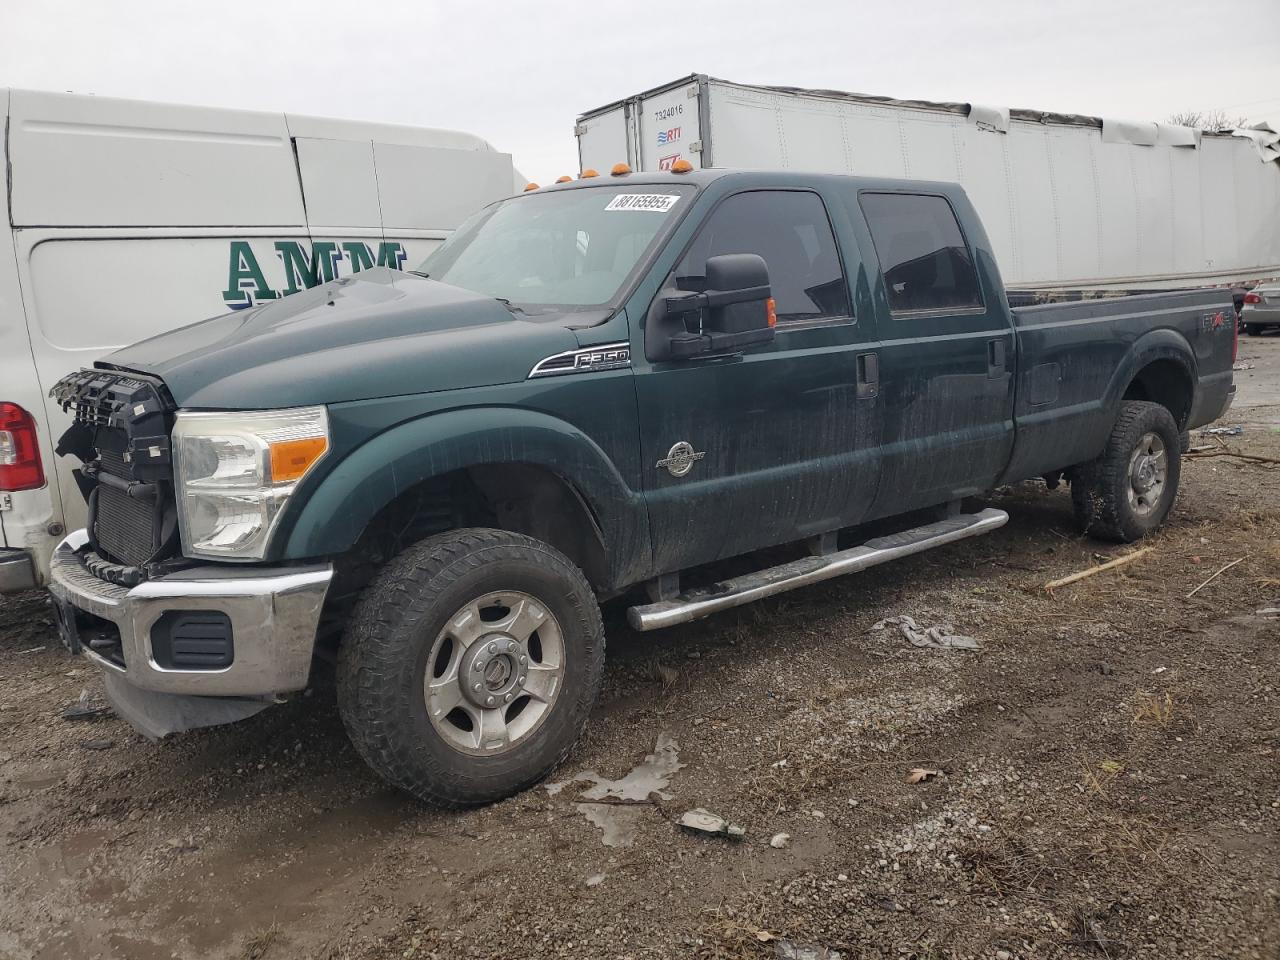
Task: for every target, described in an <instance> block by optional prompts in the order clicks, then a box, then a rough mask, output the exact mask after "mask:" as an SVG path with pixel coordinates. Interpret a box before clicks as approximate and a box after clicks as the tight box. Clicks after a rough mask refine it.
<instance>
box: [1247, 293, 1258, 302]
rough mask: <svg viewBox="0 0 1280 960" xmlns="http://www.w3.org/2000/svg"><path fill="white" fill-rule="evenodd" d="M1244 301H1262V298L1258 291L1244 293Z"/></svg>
mask: <svg viewBox="0 0 1280 960" xmlns="http://www.w3.org/2000/svg"><path fill="white" fill-rule="evenodd" d="M1244 302H1245V303H1261V302H1262V298H1261V297H1260V296H1258V295H1257V294H1256V293H1246V294H1245V295H1244Z"/></svg>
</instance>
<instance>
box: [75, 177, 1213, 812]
mask: <svg viewBox="0 0 1280 960" xmlns="http://www.w3.org/2000/svg"><path fill="white" fill-rule="evenodd" d="M1231 316H1232V306H1231V300H1230V294H1229V292H1228V291H1226V290H1201V291H1192V292H1185V293H1165V294H1157V295H1150V296H1142V297H1132V298H1127V299H1124V300H1111V301H1108V300H1090V301H1081V302H1074V303H1065V304H1046V305H1042V306H1032V307H1026V308H1019V309H1011V308H1010V306H1009V304H1008V301H1007V299H1006V296H1005V291H1004V287H1003V285H1002V283H1001V279H1000V274H999V271H998V270H997V268H996V266H995V260H994V257H993V256H992V253H991V246H990V243H989V242H988V240H987V236H986V233H985V231H984V230H983V227H982V224H981V223H980V222H979V220H978V217H977V215H976V214H975V212H974V209H973V207H972V206H971V205H970V203H969V200H968V198H967V197H966V195H965V193H964V191H963V190H962V189H961V188H960V187H959V186H957V185H955V184H946V183H929V182H916V181H905V180H887V179H872V178H854V177H844V176H822V175H809V174H796V173H769V172H733V171H724V170H714V171H713V170H703V171H695V172H690V171H689V167H688V164H680V163H676V164H674V165H673V169H672V171H671V172H664V173H655V174H645V175H628V171H627V169H626V168H625V167H621V166H620V167H618V168H616V170H615V175H614V176H611V177H599V176H596V175H594V172H593V171H585V172H584V174H583V177H582V178H581V179H579V180H578V181H576V182H570V183H565V184H562V185H556V186H553V187H548V188H545V189H531V190H530V191H528V192H526V193H524V194H523V195H521V196H518V197H515V198H512V199H509V200H505V201H502V202H499V203H496V204H493V205H491V206H489V207H487V208H486V209H485V210H484V211H483V212H481V213H480V214H478V215H477V216H475V217H474V218H473V219H471V220H470V221H469V222H468V223H466V224H465V225H463V226H462V227H460V228H459V229H458V231H457V232H456V233H454V235H453V236H452V237H450V238H449V240H447V241H446V242H445V243H444V244H443V245H442V246H441V247H440V248H439V249H438V250H436V251H435V253H433V254H432V255H431V257H429V258H428V259H427V261H426V262H425V263H424V264H423V265H422V267H421V271H420V272H419V273H418V274H416V275H415V274H401V273H395V272H393V271H390V270H385V269H382V270H379V269H373V270H366V271H363V272H362V273H360V274H359V275H356V276H351V277H342V278H339V279H336V280H333V281H329V282H326V283H323V284H321V285H319V286H317V287H315V288H313V289H311V290H307V291H303V292H301V293H298V294H295V295H294V296H292V297H290V298H289V299H287V300H284V301H279V302H274V303H267V304H263V305H261V306H258V307H255V308H253V309H251V310H246V311H242V312H240V313H237V314H232V315H228V316H224V317H219V318H215V319H213V320H209V321H206V322H204V323H200V324H196V325H194V326H190V327H187V328H185V329H182V330H176V331H172V332H169V333H165V334H162V335H160V336H157V337H153V338H151V339H149V340H145V341H143V342H141V343H138V344H135V345H134V346H132V347H128V348H126V349H123V350H120V351H117V352H115V353H113V354H111V355H109V356H107V357H105V358H104V359H102V360H100V361H98V362H97V363H95V364H94V366H93V367H92V368H91V369H87V370H83V371H80V372H78V373H73V374H70V375H69V376H67V377H66V378H64V379H63V380H62V381H61V382H60V383H59V384H58V385H57V386H56V387H55V389H54V397H55V398H56V399H57V401H58V402H59V403H60V404H63V405H65V406H66V408H67V409H68V410H70V411H72V412H74V414H75V422H74V424H73V426H72V427H71V429H70V430H69V431H68V433H67V434H66V435H65V436H64V437H63V439H62V442H61V447H62V449H63V450H64V451H67V452H68V453H69V454H71V455H74V456H75V457H76V458H78V459H79V460H80V461H81V463H82V467H81V468H80V473H81V476H82V477H83V486H84V489H85V491H86V493H87V496H88V500H89V524H88V526H87V527H86V528H85V529H83V530H78V531H76V532H74V533H72V534H71V535H70V536H68V537H67V538H66V539H65V540H64V541H63V542H62V543H61V544H60V545H59V546H58V548H57V551H56V553H55V555H54V559H53V568H52V569H53V582H52V591H53V594H54V597H55V599H56V609H57V611H58V620H59V622H60V629H61V632H62V635H63V637H64V639H65V642H66V643H67V645H68V646H69V647H70V648H71V649H72V650H76V651H79V652H81V653H83V654H84V655H85V656H86V657H87V658H89V659H90V660H92V661H93V662H94V663H95V664H96V665H97V666H98V667H100V668H101V670H102V672H103V676H104V678H105V681H106V687H107V690H108V693H109V695H110V697H111V699H112V701H113V703H114V704H115V705H116V709H117V710H118V711H119V712H120V714H121V715H123V716H124V717H126V718H127V719H129V720H130V721H131V722H133V723H134V724H135V725H136V726H137V727H138V728H139V729H141V730H143V731H144V732H146V733H149V734H151V735H163V734H165V733H167V732H171V731H174V730H181V729H187V728H190V727H196V726H202V725H208V724H215V723H224V722H227V721H230V720H235V719H238V718H242V717H245V716H249V715H251V714H253V713H256V712H258V711H259V710H263V709H266V708H267V707H268V706H269V705H270V704H272V703H275V702H277V701H278V700H279V698H281V697H283V696H286V695H288V694H290V693H292V692H295V691H298V690H301V689H303V688H304V687H305V686H306V685H307V683H308V678H309V676H310V673H311V667H312V662H313V658H314V656H315V655H316V654H317V653H318V652H322V651H323V652H328V653H332V654H334V655H335V656H336V663H337V680H338V701H339V709H340V711H341V713H342V717H343V720H344V722H345V724H346V727H347V730H348V731H349V733H350V735H351V738H352V741H353V742H354V744H355V745H356V748H357V750H358V751H359V752H360V754H361V755H362V756H363V757H364V758H365V760H366V761H368V763H369V764H370V765H371V766H372V767H373V768H374V769H375V770H377V771H378V772H379V773H380V774H381V775H382V776H384V777H385V778H386V779H387V780H388V781H389V782H391V783H393V784H395V785H396V786H398V787H400V788H402V789H404V790H407V791H408V792H410V793H412V794H413V795H415V796H417V797H420V798H422V799H425V800H431V801H437V802H442V803H448V804H471V803H481V802H486V801H491V800H495V799H497V798H499V797H503V796H506V795H508V794H510V793H512V792H514V791H517V790H520V789H522V788H524V787H527V786H529V785H530V784H533V783H535V782H536V781H538V780H539V779H540V778H541V777H543V776H544V775H545V774H546V773H547V772H548V771H549V770H551V769H552V768H553V767H554V766H555V765H556V764H557V763H559V762H560V761H561V760H563V759H564V758H565V757H566V755H567V754H568V752H569V750H570V749H571V747H572V746H573V744H574V742H575V741H576V739H577V738H578V736H579V735H580V733H581V732H582V730H583V728H584V725H585V724H586V722H587V717H588V714H589V712H590V710H591V705H592V702H593V701H594V699H595V697H596V693H597V691H598V689H599V686H600V680H601V675H602V667H603V658H604V643H605V638H604V631H603V627H602V625H601V617H600V611H599V606H598V603H599V601H600V599H602V598H607V597H614V596H618V595H619V594H624V593H625V594H627V595H628V596H629V597H630V599H629V600H628V601H627V602H628V603H629V610H628V617H629V620H630V622H631V624H632V626H633V627H635V628H636V629H638V630H651V629H655V628H659V627H665V626H669V625H672V624H678V623H683V622H686V621H689V620H692V619H695V618H697V617H702V616H706V615H708V614H712V613H715V612H717V611H720V610H725V609H728V608H731V607H734V606H737V605H739V604H743V603H747V602H749V601H752V600H755V599H758V598H760V597H766V596H770V595H773V594H777V593H779V592H782V591H784V590H789V589H792V588H794V587H799V586H803V585H805V584H810V583H815V582H817V581H821V580H825V579H828V578H830V577H834V576H838V575H840V574H844V573H850V572H855V571H859V570H863V569H865V568H867V567H870V566H872V565H875V564H878V563H882V562H885V561H887V560H891V559H894V558H897V557H902V556H906V555H909V554H913V553H916V552H919V551H921V550H925V549H929V548H931V547H934V546H938V545H941V544H946V543H952V542H955V541H958V540H961V539H963V538H966V537H971V536H976V535H979V534H985V533H989V532H991V531H993V530H995V529H997V528H999V527H1000V526H1001V525H1002V524H1004V523H1005V521H1006V520H1007V515H1006V514H1005V513H1004V512H1003V511H1001V510H998V509H995V508H992V507H986V508H979V509H976V510H974V511H972V512H966V511H965V510H964V509H963V506H962V501H963V499H964V498H966V497H970V496H972V495H977V494H981V493H982V492H983V491H986V490H989V489H991V488H992V487H995V486H996V485H998V484H1003V483H1008V482H1011V481H1017V480H1023V479H1026V478H1032V477H1040V476H1044V477H1047V478H1049V479H1050V480H1051V481H1052V482H1054V483H1056V482H1057V480H1058V479H1059V478H1060V477H1064V476H1065V478H1066V479H1067V480H1068V481H1069V482H1070V484H1071V487H1072V499H1073V503H1074V507H1075V510H1076V515H1077V518H1078V520H1079V523H1080V526H1081V527H1082V528H1083V529H1085V530H1087V531H1089V532H1090V533H1092V534H1095V535H1097V536H1101V537H1106V538H1110V539H1113V540H1120V541H1130V540H1135V539H1137V538H1140V537H1142V536H1143V535H1145V534H1147V533H1148V532H1150V531H1151V530H1153V529H1154V528H1155V527H1156V526H1157V525H1158V524H1159V523H1160V522H1161V521H1162V520H1163V519H1164V517H1165V516H1166V515H1167V514H1168V512H1169V509H1170V507H1171V506H1172V504H1173V501H1174V497H1175V496H1176V493H1177V488H1178V478H1179V466H1180V459H1179V456H1178V443H1179V440H1178V435H1179V432H1180V431H1182V430H1184V429H1187V428H1190V427H1196V426H1200V425H1201V424H1205V423H1208V422H1209V421H1211V420H1213V419H1214V418H1216V417H1218V416H1219V415H1220V414H1221V413H1222V412H1223V411H1224V410H1225V409H1226V407H1227V406H1228V404H1229V403H1230V402H1231V398H1232V395H1233V392H1234V387H1233V385H1232V372H1231V367H1232V358H1233V355H1234V352H1235V341H1236V334H1235V325H1234V323H1232V322H1231ZM870 521H884V522H886V523H888V524H890V525H891V526H892V527H893V528H894V530H895V531H896V532H892V533H888V534H885V533H883V532H882V533H880V534H879V535H877V536H874V537H871V538H870V539H868V538H867V536H868V535H867V534H865V533H861V532H860V530H861V529H862V528H863V527H864V525H866V524H867V523H869V522H870ZM764 548H776V549H772V550H770V551H768V552H769V554H770V558H771V559H770V561H768V562H769V563H770V564H771V565H768V566H762V567H760V568H758V569H755V570H754V571H752V572H749V573H745V574H742V575H739V576H736V577H734V578H732V579H728V580H723V581H720V580H717V579H716V578H715V577H714V576H711V577H707V576H706V565H709V564H713V563H715V562H716V561H720V560H724V559H725V558H729V557H749V556H752V555H756V554H757V552H758V551H762V550H764ZM779 554H782V556H781V557H780V556H779ZM779 560H781V562H779Z"/></svg>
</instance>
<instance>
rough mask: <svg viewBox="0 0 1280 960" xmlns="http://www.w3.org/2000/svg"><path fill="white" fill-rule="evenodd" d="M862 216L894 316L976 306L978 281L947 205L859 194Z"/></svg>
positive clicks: (939, 199)
mask: <svg viewBox="0 0 1280 960" xmlns="http://www.w3.org/2000/svg"><path fill="white" fill-rule="evenodd" d="M861 201H862V212H863V214H865V215H866V218H867V225H868V226H869V227H871V239H872V240H873V241H874V242H875V245H876V254H877V255H878V256H879V257H880V268H881V269H882V270H883V271H884V282H885V286H886V288H888V292H889V309H890V310H892V311H893V312H894V313H903V312H909V311H916V310H927V311H935V312H936V311H945V310H955V309H965V308H968V307H981V306H982V297H981V295H980V294H979V292H978V277H977V274H976V273H975V272H974V269H973V258H972V257H971V256H970V255H969V248H968V247H967V246H965V242H964V236H963V234H961V232H960V224H959V223H957V222H956V215H955V213H954V212H952V210H951V204H949V203H947V201H946V200H944V199H943V198H942V197H924V196H917V195H914V194H904V193H864V194H863V195H862V197H861Z"/></svg>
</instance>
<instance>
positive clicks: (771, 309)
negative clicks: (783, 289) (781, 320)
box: [764, 297, 778, 327]
mask: <svg viewBox="0 0 1280 960" xmlns="http://www.w3.org/2000/svg"><path fill="white" fill-rule="evenodd" d="M764 309H765V315H766V316H767V317H768V318H769V326H771V327H776V326H777V325H778V305H777V304H776V303H774V302H773V297H770V298H769V299H768V300H766V301H765V302H764Z"/></svg>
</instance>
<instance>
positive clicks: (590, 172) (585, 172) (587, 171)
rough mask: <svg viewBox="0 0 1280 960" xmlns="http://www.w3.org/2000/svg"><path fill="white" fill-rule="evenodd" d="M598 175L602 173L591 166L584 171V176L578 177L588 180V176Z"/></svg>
mask: <svg viewBox="0 0 1280 960" xmlns="http://www.w3.org/2000/svg"><path fill="white" fill-rule="evenodd" d="M598 176H600V174H598V173H596V172H595V171H594V170H592V169H591V168H590V167H587V169H585V170H583V171H582V176H580V177H578V179H579V180H586V179H587V178H588V177H598Z"/></svg>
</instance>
